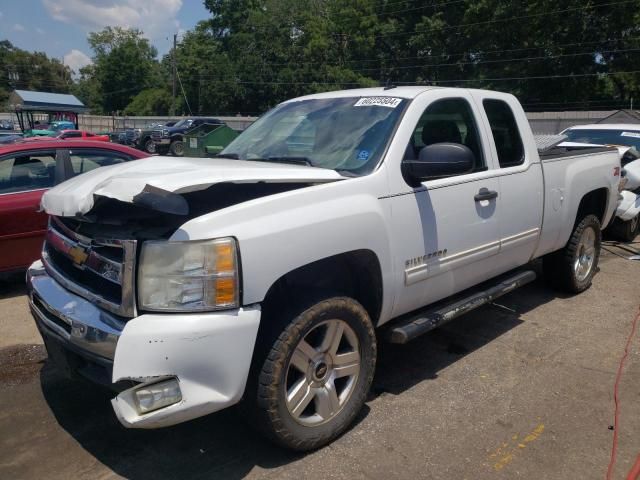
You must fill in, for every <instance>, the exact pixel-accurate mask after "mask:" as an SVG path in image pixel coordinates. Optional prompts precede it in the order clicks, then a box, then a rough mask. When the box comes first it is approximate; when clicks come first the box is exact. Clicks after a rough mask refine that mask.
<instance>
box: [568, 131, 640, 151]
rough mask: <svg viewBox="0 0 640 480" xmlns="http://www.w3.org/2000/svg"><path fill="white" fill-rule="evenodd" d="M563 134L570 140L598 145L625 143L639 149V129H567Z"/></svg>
mask: <svg viewBox="0 0 640 480" xmlns="http://www.w3.org/2000/svg"><path fill="white" fill-rule="evenodd" d="M564 134H565V135H566V136H567V137H569V140H570V141H571V142H576V143H595V144H599V145H626V146H628V147H634V148H635V149H636V150H640V130H636V131H633V130H595V129H594V130H586V129H584V130H583V129H576V130H567V131H566V132H564Z"/></svg>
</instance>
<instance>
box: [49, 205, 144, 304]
mask: <svg viewBox="0 0 640 480" xmlns="http://www.w3.org/2000/svg"><path fill="white" fill-rule="evenodd" d="M135 256H136V241H135V240H114V239H109V240H101V239H95V238H88V237H85V236H83V235H80V234H77V233H76V232H74V231H73V230H72V229H70V228H68V227H67V226H66V225H65V224H64V223H62V221H60V220H59V219H58V218H56V217H52V218H51V221H50V222H49V229H48V230H47V235H46V240H45V244H44V248H43V251H42V260H43V263H44V265H45V268H46V269H47V271H48V272H49V274H50V275H51V276H52V277H54V278H55V279H56V280H57V281H58V282H59V283H61V284H62V285H63V286H64V287H65V288H67V289H68V290H71V291H72V292H74V293H76V294H78V295H80V296H82V297H84V298H86V299H87V300H89V301H91V302H93V303H95V304H96V305H98V306H99V307H101V308H104V309H105V310H108V311H110V312H112V313H115V314H116V315H120V316H123V317H134V316H135V315H136V307H135V296H134V265H135Z"/></svg>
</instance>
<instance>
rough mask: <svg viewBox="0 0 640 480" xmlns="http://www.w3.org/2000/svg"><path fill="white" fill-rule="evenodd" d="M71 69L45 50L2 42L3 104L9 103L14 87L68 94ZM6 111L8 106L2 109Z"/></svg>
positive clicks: (0, 83)
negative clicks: (34, 50) (25, 48)
mask: <svg viewBox="0 0 640 480" xmlns="http://www.w3.org/2000/svg"><path fill="white" fill-rule="evenodd" d="M70 85H71V71H70V70H69V67H66V66H64V65H63V64H62V63H61V62H60V60H58V59H56V58H49V57H47V55H45V54H44V53H42V52H27V51H25V50H21V49H19V48H17V47H15V46H13V45H12V44H11V42H9V41H8V40H2V41H0V105H2V106H3V107H5V106H6V103H7V99H8V98H9V94H10V93H11V91H13V90H14V89H22V90H37V91H44V92H54V93H68V92H69V88H70ZM2 109H3V110H4V108H2Z"/></svg>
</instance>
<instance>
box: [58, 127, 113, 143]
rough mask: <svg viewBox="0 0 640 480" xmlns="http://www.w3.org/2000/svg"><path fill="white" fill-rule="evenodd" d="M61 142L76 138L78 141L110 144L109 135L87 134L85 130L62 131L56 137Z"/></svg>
mask: <svg viewBox="0 0 640 480" xmlns="http://www.w3.org/2000/svg"><path fill="white" fill-rule="evenodd" d="M56 138H57V139H59V140H67V139H72V138H76V139H78V140H93V141H95V142H109V141H111V139H110V138H109V135H96V134H95V133H91V132H85V131H84V130H62V131H61V132H60V134H59V135H58V136H57V137H56Z"/></svg>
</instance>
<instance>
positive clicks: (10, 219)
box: [0, 139, 149, 273]
mask: <svg viewBox="0 0 640 480" xmlns="http://www.w3.org/2000/svg"><path fill="white" fill-rule="evenodd" d="M148 156H149V155H148V154H147V153H145V152H141V151H140V150H135V149H133V148H129V147H126V146H124V145H119V144H116V143H106V142H94V141H91V140H56V139H50V140H42V141H38V142H21V143H14V144H9V145H0V273H7V272H11V271H14V270H15V271H18V270H23V269H25V268H26V267H28V266H29V265H30V264H31V263H32V262H33V261H34V260H37V259H38V258H40V250H41V248H42V242H43V240H44V234H45V232H46V229H47V215H46V214H45V213H43V212H39V211H38V210H39V207H40V198H41V197H42V194H43V193H44V192H45V191H46V190H47V189H48V188H50V187H52V186H53V185H54V184H55V183H56V181H55V180H56V164H60V165H63V163H62V162H64V166H65V167H66V168H67V169H68V168H69V166H70V168H71V169H72V170H73V171H72V172H70V174H71V175H78V174H81V173H84V172H87V171H89V170H93V169H94V168H97V167H102V166H106V165H112V164H114V163H121V162H128V161H129V160H134V159H137V158H144V157H148ZM57 171H58V173H57V174H58V175H61V173H60V172H62V173H63V174H64V172H65V168H64V167H62V168H61V167H58V169H57ZM67 175H68V173H67Z"/></svg>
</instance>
